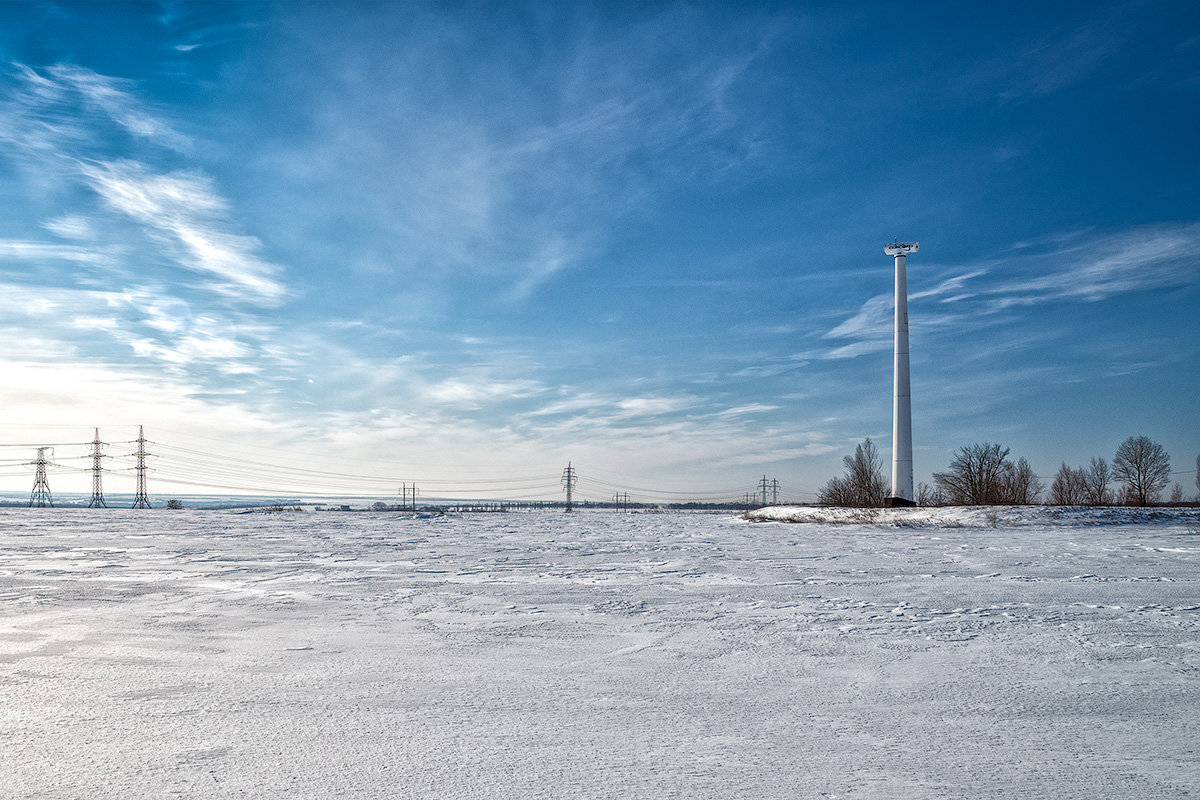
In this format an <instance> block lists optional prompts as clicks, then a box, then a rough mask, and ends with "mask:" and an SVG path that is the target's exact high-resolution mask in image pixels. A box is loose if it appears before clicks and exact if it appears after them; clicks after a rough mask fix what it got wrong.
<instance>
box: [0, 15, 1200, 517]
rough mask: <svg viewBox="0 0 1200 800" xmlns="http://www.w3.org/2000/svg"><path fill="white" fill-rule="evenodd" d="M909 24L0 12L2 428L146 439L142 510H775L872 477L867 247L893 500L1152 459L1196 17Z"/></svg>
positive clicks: (1198, 234) (1166, 410) (73, 484)
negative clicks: (899, 319)
mask: <svg viewBox="0 0 1200 800" xmlns="http://www.w3.org/2000/svg"><path fill="white" fill-rule="evenodd" d="M913 5H914V4H903V5H901V4H866V3H838V4H824V3H821V4H805V3H790V4H787V3H762V4H741V3H739V4H715V3H714V4H710V3H698V4H672V3H649V4H648V3H627V4H625V3H532V4H528V5H523V4H518V3H484V4H467V3H450V4H447V3H429V4H424V3H395V4H370V3H354V4H350V3H328V4H326V3H279V4H237V3H214V4H191V3H144V4H140V3H128V4H115V3H57V4H56V3H9V4H5V5H3V6H0V330H2V332H3V336H4V341H5V342H6V346H5V348H4V349H3V350H4V352H3V353H2V354H0V360H2V361H3V364H0V369H2V370H3V374H4V376H5V378H4V380H3V381H0V393H2V394H3V408H4V409H5V415H4V416H5V419H4V420H3V421H2V422H0V425H2V427H0V435H2V438H3V439H4V441H5V442H8V443H21V444H25V443H34V442H47V443H50V442H53V443H57V444H59V445H60V446H59V448H58V450H57V451H56V454H57V455H58V456H60V457H61V459H60V460H62V462H63V463H64V465H65V466H71V465H73V466H75V467H79V466H81V465H82V462H81V461H80V460H79V459H78V456H79V455H81V454H82V453H83V449H81V448H79V447H77V446H74V445H72V444H70V443H74V442H82V441H87V440H90V439H91V429H92V428H93V427H94V426H99V427H100V428H101V429H102V430H101V436H102V438H104V439H106V440H112V441H114V442H120V441H125V440H128V439H131V438H133V437H134V436H135V435H136V426H137V425H139V424H142V425H145V426H146V430H147V436H148V437H149V438H151V439H153V440H154V441H155V442H157V443H158V448H157V452H159V453H160V455H161V458H160V459H159V460H158V461H157V462H156V468H157V469H158V470H159V471H158V473H156V476H157V478H159V479H161V482H160V483H159V484H158V486H159V487H160V489H159V492H158V493H159V494H162V493H164V492H169V491H179V492H183V491H189V490H199V488H200V487H197V486H195V485H194V484H197V483H203V482H205V481H208V482H210V483H212V484H213V485H215V486H218V487H221V486H228V485H231V484H236V485H247V486H248V487H249V488H254V489H261V490H274V491H279V490H282V489H285V488H297V489H304V490H310V489H311V488H315V487H314V484H316V483H319V482H320V481H319V476H314V475H306V474H301V473H298V472H294V471H293V472H289V470H293V469H300V468H304V469H311V470H318V471H324V472H329V473H339V474H352V475H356V476H370V479H369V480H368V479H366V478H364V479H361V480H360V479H358V478H355V479H348V478H346V479H342V486H343V488H345V489H346V490H347V491H349V490H350V489H354V490H356V491H358V490H362V491H363V492H370V491H386V487H388V486H390V485H391V483H394V481H395V479H397V478H402V479H404V480H416V481H418V482H419V483H421V484H422V485H423V486H425V487H428V488H425V489H423V490H422V491H423V492H425V493H426V494H437V493H440V492H442V491H451V490H454V491H459V490H465V488H473V489H476V490H478V491H479V492H485V491H491V492H495V493H508V494H512V495H514V496H516V495H520V496H553V495H554V494H555V491H556V490H555V487H556V485H557V479H558V474H559V472H560V471H561V468H562V467H563V466H564V465H565V464H566V462H567V460H568V459H570V460H571V461H572V462H573V463H574V465H575V466H576V467H578V469H579V471H580V474H581V476H582V477H584V478H586V479H587V483H585V488H586V490H587V491H586V493H587V494H589V495H591V496H594V497H597V498H603V497H609V496H611V494H612V491H615V490H617V489H625V490H628V491H630V493H631V499H634V497H633V496H634V495H640V496H641V497H642V498H644V499H658V498H661V497H665V496H667V495H678V496H680V497H683V496H687V495H686V493H688V492H695V493H713V494H714V495H722V496H734V497H740V496H741V493H742V492H744V491H747V490H750V489H751V488H752V487H753V485H754V484H755V482H756V481H757V480H758V478H759V477H761V476H762V475H763V474H766V475H769V476H772V477H775V478H777V479H778V480H779V481H780V482H781V484H782V485H783V487H784V494H785V495H786V496H788V497H790V498H795V499H811V496H812V493H813V492H815V491H816V489H817V488H818V487H819V486H820V485H821V484H822V483H824V481H825V480H826V479H828V478H829V477H831V476H833V475H835V474H838V473H839V472H840V469H841V465H840V460H841V457H842V456H843V455H845V454H847V453H849V452H851V451H852V450H853V447H854V444H855V443H856V442H858V441H861V439H862V438H863V437H866V436H870V437H871V438H873V439H874V440H876V441H877V442H878V443H879V444H880V446H881V448H882V449H883V450H884V451H885V457H886V456H887V453H888V452H889V448H890V441H889V440H890V431H891V418H890V414H891V398H890V391H891V338H890V335H891V327H890V325H891V322H890V320H891V297H890V292H891V281H892V274H891V269H892V264H891V259H889V258H888V257H886V256H885V255H884V254H883V246H884V244H885V243H886V242H888V241H891V240H892V239H893V238H900V239H902V240H903V239H912V240H918V241H920V243H921V250H920V252H919V253H918V254H917V255H915V256H913V257H911V258H910V259H909V264H908V267H909V276H908V277H909V290H910V294H911V299H910V313H911V319H912V382H913V413H914V445H915V462H916V463H915V471H916V477H917V480H918V481H921V480H925V481H928V480H929V479H930V477H929V476H930V474H931V473H932V472H933V471H935V470H938V469H942V468H944V467H945V465H946V464H947V463H948V461H949V459H950V457H951V453H952V451H953V450H954V449H956V448H957V447H959V446H960V445H963V444H969V443H972V442H978V441H1000V442H1002V443H1003V444H1005V445H1007V446H1009V447H1011V448H1012V451H1013V454H1014V455H1024V456H1026V457H1027V458H1028V459H1029V460H1030V462H1031V463H1032V464H1033V465H1034V467H1035V469H1036V470H1037V471H1038V472H1039V473H1040V474H1043V475H1047V476H1050V475H1053V473H1054V472H1055V470H1056V469H1057V467H1058V464H1059V462H1060V461H1063V460H1065V461H1067V462H1068V463H1071V464H1079V463H1085V462H1086V461H1087V460H1088V459H1090V458H1091V457H1092V456H1095V455H1102V456H1105V457H1108V458H1111V456H1112V453H1113V451H1114V450H1115V449H1116V446H1117V445H1118V444H1119V443H1120V441H1121V440H1122V439H1124V438H1125V437H1126V436H1128V435H1130V434H1143V433H1144V434H1146V435H1149V436H1151V437H1152V438H1154V439H1156V440H1158V441H1160V442H1161V443H1163V445H1164V446H1165V447H1166V448H1167V449H1168V451H1169V452H1170V453H1171V455H1172V457H1173V459H1174V464H1175V469H1178V470H1184V469H1187V468H1189V467H1190V466H1192V465H1193V464H1194V460H1195V457H1196V454H1197V452H1200V425H1198V424H1197V418H1198V417H1200V414H1198V412H1200V401H1198V400H1197V398H1198V396H1200V377H1198V374H1200V373H1198V371H1197V369H1196V363H1197V360H1198V359H1197V356H1198V355H1200V354H1198V350H1200V336H1198V333H1200V325H1198V323H1197V313H1196V309H1197V307H1200V157H1198V155H1197V148H1196V141H1197V139H1198V138H1200V124H1198V122H1200V7H1198V6H1196V4H1194V3H1188V2H1181V3H1166V2H1164V3H1155V2H1149V3H1117V4H1096V3H1077V4H1076V3H1069V4H1068V3H1054V4H1050V5H1049V6H1048V7H1047V6H1046V5H1044V4H1020V3H1018V4H1007V5H1005V6H1004V7H1003V8H997V9H994V10H991V11H980V10H979V9H977V8H973V7H967V6H962V5H960V4H929V5H923V6H920V7H916V8H914V7H912V6H913ZM173 448H174V449H173ZM110 451H111V452H112V453H113V454H114V455H119V454H123V453H125V452H128V445H125V444H119V445H118V444H114V446H113V447H112V448H111V449H110ZM29 455H31V452H29V453H27V452H26V451H24V450H19V449H9V450H7V451H6V453H5V456H6V457H12V458H14V459H19V458H23V457H27V456H29ZM238 459H242V460H243V461H248V460H255V461H260V462H262V463H264V464H271V465H279V467H280V468H279V469H276V470H266V469H265V468H264V469H262V470H259V471H258V472H257V473H256V475H257V478H258V480H257V483H259V484H261V485H257V486H249V484H250V481H249V480H248V479H247V478H246V473H245V472H236V471H234V470H233V469H232V468H231V467H229V465H230V464H238V463H243V461H238ZM112 463H113V465H114V466H113V469H114V474H113V476H112V478H111V481H110V483H109V484H108V486H109V487H110V491H125V490H128V488H129V487H131V486H132V480H131V478H130V477H129V475H128V472H127V471H126V472H122V471H120V470H122V469H124V468H125V467H127V466H128V464H127V462H122V461H121V459H114V460H113V462H112ZM243 466H245V467H246V469H247V470H252V468H251V467H250V466H249V465H245V464H244V463H243ZM223 469H224V470H225V471H224V472H222V470H223ZM1176 477H1178V478H1179V480H1180V482H1181V483H1183V484H1184V486H1185V488H1186V489H1188V490H1189V494H1191V493H1193V492H1194V485H1193V481H1192V476H1191V475H1189V474H1183V473H1181V474H1179V475H1178V476H1176ZM376 478H378V481H376V482H373V481H375V479H376ZM54 480H55V481H57V484H56V485H57V486H58V487H61V489H62V490H64V491H70V490H79V491H86V489H87V486H88V484H87V476H86V475H84V474H82V473H74V472H72V471H71V470H70V469H67V468H64V469H63V470H62V472H61V474H59V475H56V476H54ZM153 480H154V478H152V481H153ZM29 481H30V477H29V473H28V469H27V468H24V467H21V466H20V465H19V464H15V463H14V464H13V466H10V467H5V468H3V469H0V489H4V490H9V491H24V490H27V489H28V485H27V484H29ZM170 481H177V483H170ZM126 484H128V486H126ZM52 485H54V484H52ZM152 489H153V486H152ZM394 490H395V487H392V491H394ZM659 493H661V494H659Z"/></svg>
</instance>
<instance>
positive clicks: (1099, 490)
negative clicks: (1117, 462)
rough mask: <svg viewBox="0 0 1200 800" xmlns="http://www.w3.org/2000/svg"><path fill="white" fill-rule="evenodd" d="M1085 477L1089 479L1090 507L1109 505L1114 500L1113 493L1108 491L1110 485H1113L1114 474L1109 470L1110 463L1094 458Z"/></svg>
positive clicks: (1088, 499)
mask: <svg viewBox="0 0 1200 800" xmlns="http://www.w3.org/2000/svg"><path fill="white" fill-rule="evenodd" d="M1084 477H1085V478H1086V479H1087V494H1088V498H1087V501H1088V505H1093V506H1106V505H1108V504H1109V502H1111V500H1112V493H1111V492H1109V490H1108V485H1109V484H1110V483H1112V472H1110V471H1109V469H1108V462H1107V461H1105V460H1104V459H1103V458H1102V457H1100V458H1093V459H1092V464H1091V466H1090V467H1088V469H1087V472H1085V473H1084Z"/></svg>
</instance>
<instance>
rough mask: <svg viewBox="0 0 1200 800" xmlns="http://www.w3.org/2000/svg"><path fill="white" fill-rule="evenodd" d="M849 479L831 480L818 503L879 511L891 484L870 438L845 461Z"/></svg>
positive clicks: (846, 477)
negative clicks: (877, 509)
mask: <svg viewBox="0 0 1200 800" xmlns="http://www.w3.org/2000/svg"><path fill="white" fill-rule="evenodd" d="M842 463H843V464H844V465H845V467H846V476H845V477H843V478H832V479H830V481H829V483H827V484H825V486H824V487H822V489H821V491H820V492H818V494H817V502H818V503H821V504H822V505H830V506H853V507H857V508H878V507H879V506H882V505H883V501H884V499H885V498H886V497H887V493H888V485H887V481H886V480H885V479H884V477H883V462H882V460H881V459H880V458H879V451H877V450H876V449H875V444H874V443H873V442H872V441H871V439H870V438H869V437H868V438H867V439H865V440H863V443H862V444H860V445H858V446H857V447H856V448H855V449H854V455H853V456H846V457H845V458H843V459H842Z"/></svg>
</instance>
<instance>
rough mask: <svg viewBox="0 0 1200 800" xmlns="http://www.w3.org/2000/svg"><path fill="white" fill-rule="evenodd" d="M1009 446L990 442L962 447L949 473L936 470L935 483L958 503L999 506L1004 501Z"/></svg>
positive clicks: (948, 470)
mask: <svg viewBox="0 0 1200 800" xmlns="http://www.w3.org/2000/svg"><path fill="white" fill-rule="evenodd" d="M1009 466H1011V464H1010V462H1009V461H1008V448H1007V447H1001V446H1000V445H998V444H993V443H990V442H987V443H984V444H972V445H966V446H963V447H960V448H959V450H958V453H956V454H955V456H954V459H953V460H952V461H951V462H950V467H949V469H947V470H946V471H945V472H935V473H933V480H934V483H936V484H937V486H938V488H940V489H941V490H942V491H944V492H945V493H946V498H947V499H948V500H949V501H950V502H951V503H953V504H955V505H997V504H999V503H1003V502H1004V476H1005V473H1006V471H1007V468H1008V467H1009Z"/></svg>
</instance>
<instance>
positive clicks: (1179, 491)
mask: <svg viewBox="0 0 1200 800" xmlns="http://www.w3.org/2000/svg"><path fill="white" fill-rule="evenodd" d="M1182 502H1183V487H1182V486H1180V485H1179V484H1178V483H1176V484H1175V485H1174V486H1172V487H1171V504H1172V505H1179V504H1180V503H1182Z"/></svg>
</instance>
